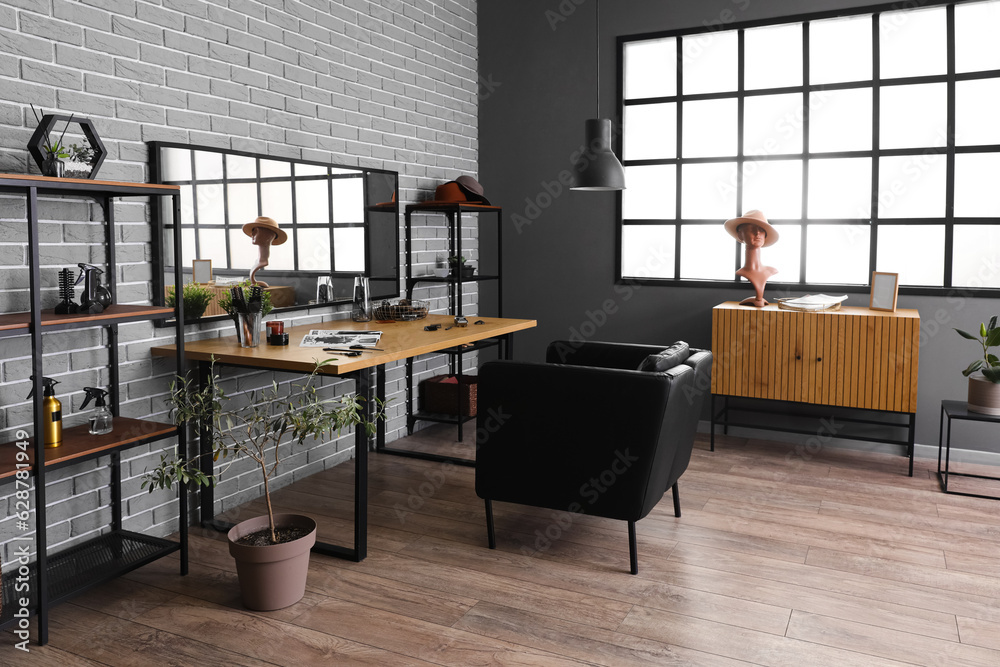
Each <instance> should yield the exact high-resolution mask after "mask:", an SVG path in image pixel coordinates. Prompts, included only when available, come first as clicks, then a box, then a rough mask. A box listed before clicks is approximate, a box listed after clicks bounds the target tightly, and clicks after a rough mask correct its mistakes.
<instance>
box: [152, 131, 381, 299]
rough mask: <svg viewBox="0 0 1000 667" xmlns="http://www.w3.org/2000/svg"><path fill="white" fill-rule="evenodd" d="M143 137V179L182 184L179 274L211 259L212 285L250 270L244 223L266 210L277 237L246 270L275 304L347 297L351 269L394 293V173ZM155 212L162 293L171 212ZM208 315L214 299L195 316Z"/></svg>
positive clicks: (167, 276) (169, 279)
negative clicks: (146, 152) (263, 262)
mask: <svg viewBox="0 0 1000 667" xmlns="http://www.w3.org/2000/svg"><path fill="white" fill-rule="evenodd" d="M149 146H150V162H151V171H152V173H151V179H152V181H153V182H154V183H166V184H171V185H178V186H180V189H181V210H180V220H179V223H180V230H181V247H182V250H181V252H182V256H181V259H180V262H181V264H182V267H183V270H184V272H185V282H190V281H191V271H192V267H193V261H194V260H211V262H212V264H211V266H212V276H213V278H214V280H213V281H212V282H211V283H210V284H209V285H208V286H209V288H210V289H212V290H213V291H217V292H221V291H224V290H225V289H226V288H227V285H229V284H233V283H235V282H238V281H239V280H243V279H247V278H249V276H250V272H251V270H252V269H253V268H254V267H255V266H256V265H257V264H258V263H259V258H260V255H259V247H258V246H257V245H254V240H253V238H252V236H251V232H250V230H245V229H244V227H245V225H247V223H252V222H254V221H255V220H257V218H259V217H265V218H270V219H271V220H272V221H274V223H276V225H277V227H278V229H280V230H281V231H280V237H281V238H282V242H281V243H277V242H275V243H273V245H272V246H271V247H270V253H269V257H268V258H267V266H266V267H264V268H261V269H259V270H258V271H256V272H255V276H254V277H255V279H256V280H257V281H260V282H263V283H266V284H267V285H268V286H269V287H268V290H269V292H270V293H271V300H272V303H273V304H274V306H275V309H274V312H284V311H291V310H296V309H303V308H315V307H321V306H328V305H331V304H336V303H346V302H349V301H350V300H351V297H352V291H353V284H354V278H355V277H357V276H359V275H364V276H367V277H368V278H369V282H370V285H371V292H372V297H373V298H392V297H396V296H399V220H398V217H399V216H398V207H397V204H396V202H397V201H398V196H397V190H398V185H399V175H398V173H396V172H394V171H387V170H383V169H368V168H359V167H343V166H339V165H332V164H324V163H321V162H312V161H309V160H298V159H291V158H283V157H278V156H273V155H259V154H254V153H244V152H240V151H232V150H226V149H219V148H212V147H209V146H192V145H189V144H176V143H166V142H150V144H149ZM154 214H155V216H156V220H155V224H156V229H157V232H156V233H157V234H158V235H159V237H160V238H161V239H162V243H154V248H155V250H154V252H155V265H156V271H155V273H154V282H155V284H154V290H155V292H154V293H155V294H156V295H163V294H165V291H166V290H169V289H171V288H172V286H173V283H174V264H175V262H176V261H177V258H175V257H174V244H173V235H174V226H175V224H177V221H176V220H174V215H173V211H172V210H170V208H168V207H166V206H165V207H164V208H160V209H155V210H154ZM268 224H272V223H268ZM251 227H252V226H251ZM276 240H277V239H276ZM212 316H222V311H221V310H220V309H219V308H218V306H217V305H216V304H215V302H214V300H213V302H212V303H210V304H209V307H208V309H207V310H206V311H205V316H204V317H206V318H208V317H212Z"/></svg>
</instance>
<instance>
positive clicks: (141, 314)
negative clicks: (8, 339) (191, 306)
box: [0, 304, 174, 331]
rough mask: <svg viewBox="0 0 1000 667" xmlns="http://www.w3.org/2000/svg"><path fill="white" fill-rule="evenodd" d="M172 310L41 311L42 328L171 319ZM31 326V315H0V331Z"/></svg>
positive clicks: (151, 308)
mask: <svg viewBox="0 0 1000 667" xmlns="http://www.w3.org/2000/svg"><path fill="white" fill-rule="evenodd" d="M173 315H174V309H173V308H164V307H161V306H119V305H117V304H115V305H111V306H108V308H107V309H106V310H105V311H104V312H103V313H100V314H98V315H90V314H87V313H75V314H73V315H56V313H55V311H54V310H51V309H50V310H43V311H42V327H43V328H44V327H49V326H65V325H74V324H77V325H81V326H82V325H86V324H89V323H91V322H93V323H95V324H100V323H110V322H109V321H113V320H117V319H124V318H149V319H154V318H160V317H173ZM30 326H31V313H7V314H5V315H0V331H9V330H14V329H25V330H26V329H28V328H29V327H30Z"/></svg>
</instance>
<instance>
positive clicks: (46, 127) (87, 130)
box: [28, 113, 108, 178]
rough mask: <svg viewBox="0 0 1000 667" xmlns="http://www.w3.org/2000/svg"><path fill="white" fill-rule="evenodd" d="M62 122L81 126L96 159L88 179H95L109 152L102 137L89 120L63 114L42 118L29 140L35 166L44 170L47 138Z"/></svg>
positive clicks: (92, 160)
mask: <svg viewBox="0 0 1000 667" xmlns="http://www.w3.org/2000/svg"><path fill="white" fill-rule="evenodd" d="M60 122H62V123H70V122H73V123H79V124H80V129H81V130H83V134H84V136H85V137H87V142H88V143H89V144H90V147H91V148H93V149H94V157H92V158H91V159H90V175H89V176H87V178H95V177H96V176H97V171H98V170H99V169H100V168H101V164H102V163H103V162H104V158H105V156H107V154H108V151H107V149H106V148H105V147H104V142H102V141H101V137H100V136H99V135H98V134H97V130H96V129H94V124H93V123H91V122H90V120H89V119H87V118H81V117H79V116H64V115H62V114H49V113H47V114H45V115H44V116H42V121H41V122H40V123H39V124H38V127H37V128H35V133H34V134H32V135H31V139H29V140H28V152H29V153H31V157H33V158H34V159H35V164H37V165H38V168H39V169H41V168H42V163H43V162H44V161H45V149H44V148H43V146H44V145H45V138H46V137H47V136H48V135H49V133H50V132H53V128H54V127H55V125H56V123H60ZM60 134H61V133H60ZM57 138H58V137H57Z"/></svg>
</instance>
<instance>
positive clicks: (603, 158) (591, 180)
mask: <svg viewBox="0 0 1000 667" xmlns="http://www.w3.org/2000/svg"><path fill="white" fill-rule="evenodd" d="M594 4H595V6H596V11H597V21H596V25H597V115H598V116H600V115H601V3H600V0H597V2H596V3H594ZM584 128H585V131H586V145H585V146H586V150H584V152H583V154H582V155H581V156H580V158H579V159H578V160H577V161H576V164H574V165H573V168H574V172H575V173H576V183H575V184H574V185H573V187H571V188H570V189H571V190H584V191H591V192H601V191H607V190H624V189H625V169H624V168H623V167H622V163H621V162H619V161H618V158H617V157H616V156H615V154H614V153H613V152H612V151H611V120H610V119H608V118H590V119H588V120H587V122H586V125H585V126H584Z"/></svg>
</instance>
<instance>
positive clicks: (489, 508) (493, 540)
mask: <svg viewBox="0 0 1000 667" xmlns="http://www.w3.org/2000/svg"><path fill="white" fill-rule="evenodd" d="M486 537H487V539H488V540H489V543H490V549H496V548H497V536H496V533H495V532H494V530H493V501H491V500H490V499H489V498H487V499H486Z"/></svg>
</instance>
